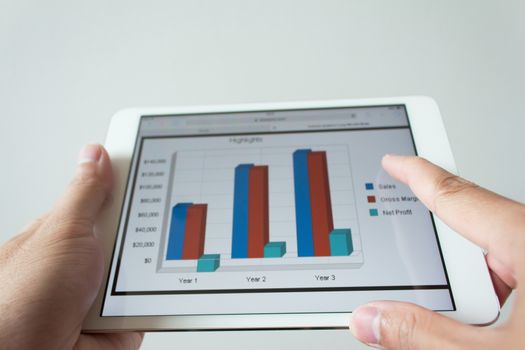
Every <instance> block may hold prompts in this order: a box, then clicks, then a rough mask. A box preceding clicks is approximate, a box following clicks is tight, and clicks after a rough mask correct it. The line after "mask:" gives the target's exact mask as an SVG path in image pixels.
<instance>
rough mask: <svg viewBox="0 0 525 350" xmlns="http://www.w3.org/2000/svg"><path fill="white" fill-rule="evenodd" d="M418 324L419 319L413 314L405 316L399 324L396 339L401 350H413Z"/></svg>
mask: <svg viewBox="0 0 525 350" xmlns="http://www.w3.org/2000/svg"><path fill="white" fill-rule="evenodd" d="M416 324H417V318H416V316H415V315H413V314H411V313H409V314H407V315H405V316H403V317H402V319H401V320H400V322H399V323H398V324H397V327H396V334H395V338H396V339H397V343H398V344H399V348H400V349H406V350H410V349H413V347H412V343H413V341H412V339H413V337H414V331H415V328H416Z"/></svg>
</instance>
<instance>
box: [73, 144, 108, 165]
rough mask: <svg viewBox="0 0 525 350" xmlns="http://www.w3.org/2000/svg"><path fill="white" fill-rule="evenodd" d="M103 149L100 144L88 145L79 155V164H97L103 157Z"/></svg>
mask: <svg viewBox="0 0 525 350" xmlns="http://www.w3.org/2000/svg"><path fill="white" fill-rule="evenodd" d="M102 152H103V147H102V145H100V144H87V145H85V146H84V147H82V149H81V150H80V152H79V153H78V159H77V163H78V164H84V163H96V162H98V161H99V159H100V157H101V156H102Z"/></svg>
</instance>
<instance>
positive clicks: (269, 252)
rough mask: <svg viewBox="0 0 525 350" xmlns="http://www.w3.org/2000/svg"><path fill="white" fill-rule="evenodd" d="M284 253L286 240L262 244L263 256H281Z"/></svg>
mask: <svg viewBox="0 0 525 350" xmlns="http://www.w3.org/2000/svg"><path fill="white" fill-rule="evenodd" d="M284 254H286V242H268V243H266V245H265V246H264V257H265V258H281V257H282V256H283V255H284Z"/></svg>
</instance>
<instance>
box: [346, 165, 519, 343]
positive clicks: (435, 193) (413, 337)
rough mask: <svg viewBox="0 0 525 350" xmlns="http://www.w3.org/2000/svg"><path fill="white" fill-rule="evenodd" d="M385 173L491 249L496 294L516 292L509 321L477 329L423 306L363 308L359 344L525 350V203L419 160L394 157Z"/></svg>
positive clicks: (357, 320)
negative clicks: (524, 285)
mask: <svg viewBox="0 0 525 350" xmlns="http://www.w3.org/2000/svg"><path fill="white" fill-rule="evenodd" d="M383 167H384V169H385V170H386V171H387V172H388V173H389V174H390V175H391V176H392V177H394V178H395V179H397V180H399V181H401V182H403V183H405V184H407V185H408V186H409V187H410V188H411V189H412V191H413V192H414V194H415V195H416V196H417V197H418V198H419V199H420V200H421V201H422V202H423V204H425V205H426V206H427V208H429V209H430V210H431V211H432V212H433V213H434V214H435V215H437V216H438V217H439V218H440V219H441V220H442V221H444V222H445V223H446V224H447V225H448V226H450V227H451V228H452V229H454V230H455V231H456V232H458V233H459V234H461V235H463V236H464V237H466V238H467V239H469V240H470V241H472V242H474V243H475V244H477V245H478V246H480V247H481V248H483V249H484V251H485V252H486V253H487V254H486V261H487V264H488V267H489V271H490V275H491V278H492V282H493V285H494V289H495V291H496V294H497V296H498V298H499V301H500V304H501V305H503V304H504V303H505V301H506V299H507V297H508V296H509V294H510V292H511V291H512V290H513V289H514V290H515V302H514V305H513V309H512V313H511V315H510V317H509V319H508V320H507V321H506V322H505V323H504V324H503V325H502V326H499V327H493V328H489V327H476V326H471V325H466V324H462V323H460V322H458V321H455V320H452V319H450V318H447V317H445V316H443V315H440V314H437V313H434V312H432V311H430V310H427V309H424V308H422V307H420V306H417V305H414V304H410V303H401V302H392V301H377V302H372V303H369V304H366V305H363V306H361V307H359V308H357V309H356V310H355V311H354V313H353V315H352V319H351V321H350V330H351V332H352V333H353V334H354V335H355V336H356V338H357V339H359V340H360V341H362V342H364V343H366V344H368V345H371V346H374V347H377V348H381V349H389V350H401V349H409V350H417V349H425V350H433V349H439V350H443V349H472V350H474V349H476V350H484V349H524V348H525V332H524V330H525V299H524V296H523V294H522V292H521V291H520V289H519V284H520V282H521V283H523V282H524V281H525V205H523V204H521V203H518V202H515V201H512V200H510V199H507V198H504V197H502V196H499V195H497V194H495V193H493V192H490V191H488V190H486V189H483V188H481V187H479V186H477V185H475V184H473V183H471V182H468V181H466V180H464V179H462V178H459V177H457V176H454V175H452V174H450V173H449V172H447V171H445V170H443V169H442V168H440V167H438V166H436V165H434V164H432V163H430V162H428V161H426V160H424V159H422V158H419V157H406V156H395V155H387V156H385V157H384V158H383Z"/></svg>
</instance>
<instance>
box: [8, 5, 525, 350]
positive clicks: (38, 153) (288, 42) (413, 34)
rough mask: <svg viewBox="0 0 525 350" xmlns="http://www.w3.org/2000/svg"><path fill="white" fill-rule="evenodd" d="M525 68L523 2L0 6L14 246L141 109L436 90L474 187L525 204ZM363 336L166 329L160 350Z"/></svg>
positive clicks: (313, 344) (333, 342)
mask: <svg viewBox="0 0 525 350" xmlns="http://www.w3.org/2000/svg"><path fill="white" fill-rule="evenodd" d="M523 62H525V3H524V2H523V1H521V0H515V1H498V2H495V1H475V0H465V1H452V0H445V1H435V0H434V1H417V0H413V1H386V0H385V1H375V0H371V1H359V2H358V1H350V0H346V1H326V0H325V1H321V0H318V1H286V0H279V1H277V0H265V1H242V0H239V1H233V0H231V1H212V0H210V1H174V0H170V1H168V0H166V1H136V0H135V1H131V0H130V1H86V2H76V1H66V0H62V1H56V0H55V1H53V0H50V1H37V0H33V1H29V0H0V108H1V111H2V112H1V113H2V114H1V117H0V160H1V164H2V165H1V171H0V184H2V185H1V186H2V191H1V195H0V209H1V210H0V219H1V222H2V228H1V230H0V239H1V240H2V241H4V240H6V239H7V238H8V237H9V236H11V235H12V234H14V233H15V231H16V230H17V229H18V228H19V227H21V226H23V225H24V224H25V223H26V222H27V221H28V220H30V219H31V218H33V217H35V216H36V215H38V214H40V213H42V212H44V211H45V210H47V209H48V208H49V207H50V206H51V205H52V203H53V202H54V201H55V199H56V197H57V196H58V195H59V194H60V193H61V192H62V190H63V188H64V186H66V184H67V183H68V181H69V179H70V177H71V175H72V174H73V170H74V162H75V157H76V154H77V152H78V149H79V148H80V147H81V145H82V144H84V143H86V142H93V141H98V142H102V141H103V139H104V136H105V132H106V128H107V125H108V122H109V118H110V116H111V115H112V114H113V113H114V112H115V111H117V110H118V109H121V108H124V107H129V106H158V105H188V104H192V105H194V104H222V103H237V102H262V101H285V100H305V99H333V98H354V97H355V98H357V97H380V96H395V95H409V94H425V95H429V96H432V97H434V98H435V99H436V100H437V101H438V103H439V105H440V107H441V111H442V114H443V118H444V121H445V126H446V128H447V131H448V133H449V137H450V141H451V144H452V149H453V151H454V154H455V156H456V160H457V163H458V167H459V170H460V172H461V173H462V175H464V176H465V177H468V178H470V179H472V180H474V181H476V182H478V183H479V184H481V185H484V186H487V187H490V188H492V189H494V190H496V191H498V192H500V193H502V194H505V195H507V196H510V197H512V198H515V199H518V200H521V201H525V185H524V184H523V179H524V178H525V166H524V165H523V164H524V162H523V149H524V146H525V145H524V144H525V141H524V137H523V134H524V131H525V116H524V113H523V106H522V104H523V101H524V95H525V93H524V87H523V86H524V85H523V84H524V81H525V68H524V64H523ZM351 339H352V338H351V336H350V334H349V333H348V332H344V331H321V332H314V331H309V332H303V331H297V332H266V333H255V332H235V333H204V334H199V333H180V334H178V333H161V334H154V335H148V336H147V337H146V340H145V343H144V348H145V349H147V348H151V349H153V348H166V349H168V348H170V349H173V348H194V349H209V348H210V347H211V346H213V347H214V348H224V347H226V346H228V348H229V349H232V350H233V349H245V348H247V347H250V348H251V349H266V348H270V347H274V348H284V347H285V346H288V347H291V348H296V347H305V346H306V347H308V348H309V349H312V348H326V346H327V344H330V347H331V348H332V349H348V348H350V346H349V344H350V342H351ZM352 348H355V347H352Z"/></svg>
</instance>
